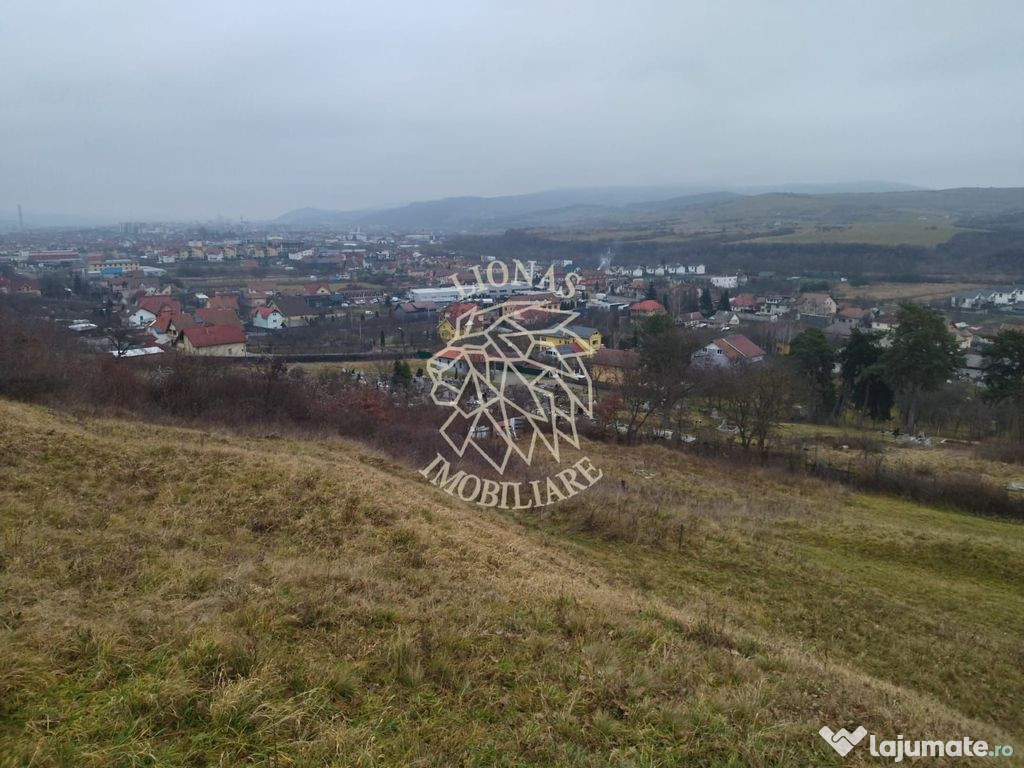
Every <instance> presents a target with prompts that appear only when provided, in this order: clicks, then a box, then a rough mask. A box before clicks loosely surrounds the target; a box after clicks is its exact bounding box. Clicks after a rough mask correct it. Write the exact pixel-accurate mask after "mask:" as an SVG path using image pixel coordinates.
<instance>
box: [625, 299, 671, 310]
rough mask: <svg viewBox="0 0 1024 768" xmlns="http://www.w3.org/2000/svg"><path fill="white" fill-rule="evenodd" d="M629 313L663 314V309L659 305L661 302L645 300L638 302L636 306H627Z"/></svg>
mask: <svg viewBox="0 0 1024 768" xmlns="http://www.w3.org/2000/svg"><path fill="white" fill-rule="evenodd" d="M629 311H630V312H664V311H665V308H664V307H663V306H662V305H661V302H658V301H655V300H654V299H646V300H644V301H638V302H637V303H636V304H630V305H629Z"/></svg>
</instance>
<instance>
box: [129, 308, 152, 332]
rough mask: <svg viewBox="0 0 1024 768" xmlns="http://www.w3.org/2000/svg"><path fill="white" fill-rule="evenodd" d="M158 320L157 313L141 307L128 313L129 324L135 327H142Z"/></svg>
mask: <svg viewBox="0 0 1024 768" xmlns="http://www.w3.org/2000/svg"><path fill="white" fill-rule="evenodd" d="M154 320H156V313H154V312H150V311H149V310H148V309H143V308H142V307H139V308H138V309H136V310H135V311H134V312H132V313H131V314H130V315H128V325H130V326H131V327H133V328H142V327H144V326H147V325H149V324H150V323H152V322H153V321H154Z"/></svg>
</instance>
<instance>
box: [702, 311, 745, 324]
mask: <svg viewBox="0 0 1024 768" xmlns="http://www.w3.org/2000/svg"><path fill="white" fill-rule="evenodd" d="M739 324H740V318H739V316H738V315H737V314H736V313H735V312H726V311H725V310H723V309H720V310H718V311H717V312H715V314H713V315H712V316H711V317H709V318H708V325H711V326H714V327H716V328H723V329H725V328H735V327H736V326H737V325H739Z"/></svg>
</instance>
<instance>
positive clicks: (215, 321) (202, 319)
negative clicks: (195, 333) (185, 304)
mask: <svg viewBox="0 0 1024 768" xmlns="http://www.w3.org/2000/svg"><path fill="white" fill-rule="evenodd" d="M195 317H196V321H197V322H198V323H200V324H202V325H234V326H237V327H239V328H241V327H242V321H241V320H239V319H238V314H237V313H235V312H232V311H231V310H230V309H210V308H209V307H204V308H203V309H197V310H196V315H195Z"/></svg>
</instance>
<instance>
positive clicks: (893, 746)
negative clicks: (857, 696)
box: [818, 725, 1013, 763]
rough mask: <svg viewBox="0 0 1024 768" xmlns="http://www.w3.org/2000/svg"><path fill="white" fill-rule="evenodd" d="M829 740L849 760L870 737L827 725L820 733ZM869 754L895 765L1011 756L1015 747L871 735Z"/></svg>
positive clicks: (968, 740)
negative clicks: (934, 759)
mask: <svg viewBox="0 0 1024 768" xmlns="http://www.w3.org/2000/svg"><path fill="white" fill-rule="evenodd" d="M818 733H819V734H820V735H821V738H823V739H824V740H825V741H827V742H828V743H829V746H831V747H832V749H834V750H835V751H836V752H838V753H839V754H840V755H842V756H843V757H846V755H848V754H849V753H850V750H852V749H853V748H854V747H855V746H857V745H858V744H859V743H860V742H861V741H863V740H864V737H865V736H868V735H869V734H868V732H867V730H866V729H865V728H864V727H863V726H858V727H857V730H855V731H854V732H853V733H850V732H849V731H847V730H846V729H845V728H840V729H839V730H838V731H834V732H833V730H832V729H831V728H829V727H828V726H827V725H826V726H823V727H822V728H821V730H819V731H818ZM868 752H869V753H870V754H871V756H872V757H888V758H891V759H892V762H894V763H901V762H903V760H904V758H911V759H915V758H918V757H1010V756H1012V755H1013V747H1012V746H1010V745H1009V744H993V745H989V743H988V742H987V741H982V740H980V739H972V738H971V737H970V736H962V737H959V738H955V739H932V740H916V739H914V740H912V739H904V738H903V734H899V735H898V736H897V737H896V738H895V739H881V740H880V739H878V738H877V737H876V736H875V734H873V733H872V734H870V737H869V739H868Z"/></svg>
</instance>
